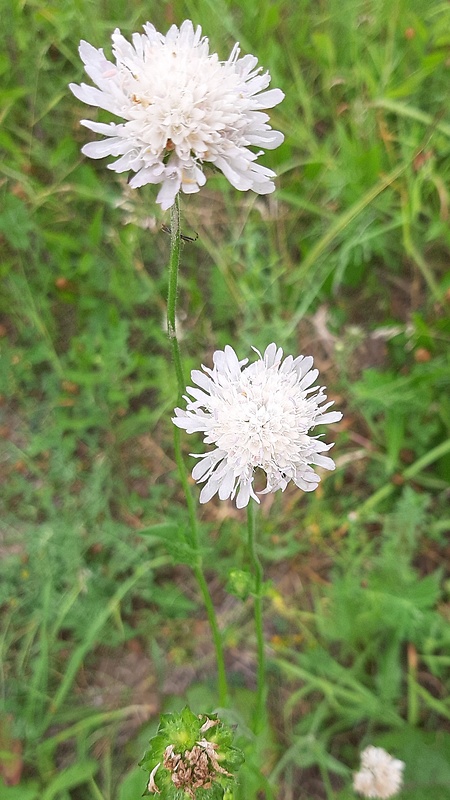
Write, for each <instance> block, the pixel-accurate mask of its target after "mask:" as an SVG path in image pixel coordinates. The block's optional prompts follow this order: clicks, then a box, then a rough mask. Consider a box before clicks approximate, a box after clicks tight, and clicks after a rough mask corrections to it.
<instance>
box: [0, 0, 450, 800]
mask: <svg viewBox="0 0 450 800" xmlns="http://www.w3.org/2000/svg"><path fill="white" fill-rule="evenodd" d="M152 6H153V7H152ZM0 12H1V18H2V20H3V29H4V31H5V36H4V38H3V48H2V51H1V52H0V73H1V88H0V148H1V150H2V156H3V157H2V159H1V163H0V198H1V199H0V246H1V249H2V257H1V263H0V274H1V278H2V287H3V288H2V296H1V299H0V313H1V326H0V334H1V338H0V345H1V351H2V369H1V373H0V396H1V403H0V416H1V423H0V424H1V426H2V434H3V437H4V448H3V454H2V458H1V463H0V479H1V482H2V504H3V508H2V520H3V525H2V529H3V532H2V534H1V540H0V548H1V565H0V605H1V608H2V627H1V632H0V654H1V658H0V661H1V664H2V668H1V674H0V681H1V687H2V698H3V705H4V711H3V712H1V715H0V751H1V753H0V786H1V780H2V778H3V781H4V782H5V783H6V784H10V785H9V786H8V788H3V787H2V788H1V791H0V794H1V795H2V798H3V797H5V800H14V798H18V797H20V798H21V800H34V798H44V800H52V799H53V798H54V799H55V800H79V798H86V800H91V798H92V800H134V798H137V797H140V795H141V794H142V790H143V788H144V784H145V775H144V774H143V773H142V775H141V774H140V773H139V772H138V771H136V769H135V768H134V765H135V764H136V763H137V761H138V760H139V759H140V757H141V755H142V752H143V750H144V748H145V744H146V740H147V738H148V735H149V733H151V732H152V731H153V730H154V729H155V727H156V724H157V719H156V709H157V708H158V707H164V708H165V709H167V710H170V709H172V708H175V707H179V706H180V705H181V706H182V705H183V704H184V702H185V697H186V696H187V697H188V699H190V702H191V705H193V706H195V707H196V708H197V707H198V710H199V711H204V712H208V711H209V710H210V709H212V708H214V706H215V703H216V702H217V701H216V697H215V692H214V665H213V660H212V652H211V648H210V644H209V634H208V631H207V627H206V625H205V620H204V613H203V611H202V610H201V608H200V605H199V598H198V595H197V592H196V589H195V587H194V584H193V582H192V580H191V578H190V573H189V570H188V568H187V567H188V566H189V564H190V563H191V562H192V558H193V556H192V553H190V552H189V550H188V549H187V548H184V549H183V545H182V536H181V533H182V530H183V526H184V524H185V511H184V504H183V500H182V497H181V493H180V491H179V489H178V486H177V480H176V475H175V464H174V461H173V452H172V441H171V437H172V432H171V423H170V415H171V411H172V409H173V405H174V398H175V397H176V391H177V390H176V381H175V376H174V375H173V372H172V370H171V363H170V348H169V344H168V342H167V337H166V333H165V329H164V312H165V303H166V292H167V261H168V256H169V246H170V240H169V237H168V236H167V235H166V234H165V233H163V232H162V231H161V225H162V224H163V223H165V224H167V222H168V218H167V214H166V215H165V214H163V213H162V212H161V211H160V210H159V207H157V206H155V203H154V199H155V193H154V191H153V189H152V188H151V187H145V188H144V189H142V190H136V191H134V192H133V191H130V190H127V188H126V183H125V180H122V179H120V178H118V177H117V176H115V175H114V174H113V173H111V172H110V171H109V170H107V169H106V168H105V164H104V163H102V162H93V161H89V160H88V159H85V158H84V157H83V156H81V154H80V147H81V146H82V144H83V143H84V142H86V141H87V139H88V138H89V136H90V134H89V132H88V131H86V129H84V128H82V127H81V126H80V124H79V120H80V118H82V117H83V116H84V115H85V113H86V110H85V108H83V107H82V105H81V104H80V103H79V102H78V101H77V100H76V99H75V98H74V97H73V96H72V95H71V93H70V92H69V90H68V88H67V85H68V83H69V82H72V81H73V82H79V81H80V80H81V79H82V65H81V62H80V60H79V57H78V53H77V47H78V43H79V40H80V39H81V38H85V39H87V40H88V41H89V42H91V43H92V44H94V45H95V46H96V47H104V49H105V52H106V53H107V54H108V48H109V41H110V34H111V32H112V31H113V29H114V28H115V27H116V26H119V27H120V28H121V30H122V32H123V33H124V34H126V35H129V34H130V33H131V32H133V31H135V30H138V29H139V27H140V26H141V24H143V23H144V22H145V21H147V19H149V20H151V21H152V22H153V23H154V24H155V26H156V27H157V28H158V29H160V30H162V31H164V32H165V31H166V30H167V28H168V26H169V24H171V23H172V22H177V23H180V22H181V21H182V20H183V19H184V18H185V17H186V16H189V17H190V18H192V19H193V21H194V23H196V24H201V25H202V27H203V30H204V33H205V34H206V35H208V37H209V39H210V43H211V46H212V48H213V49H216V50H217V51H218V52H219V53H220V55H221V57H223V58H225V57H227V56H228V54H229V51H230V49H231V47H232V45H233V43H234V42H235V41H236V40H238V41H240V43H241V47H242V50H243V52H251V53H255V54H256V55H257V56H258V58H259V61H260V63H261V64H262V65H263V66H264V68H267V69H269V70H270V72H271V75H272V85H273V86H280V87H281V88H282V89H283V91H284V92H285V94H286V98H285V100H284V101H283V103H282V104H281V105H280V106H279V107H277V109H275V110H274V112H273V114H272V115H271V119H272V126H273V127H274V128H275V129H279V130H282V131H283V132H284V133H285V135H286V140H285V143H284V144H283V146H282V147H280V148H279V149H278V150H276V151H274V152H272V153H267V154H266V155H265V156H264V157H263V158H262V161H263V162H264V163H265V164H267V165H268V166H270V167H272V168H273V169H274V170H275V171H276V172H277V175H278V176H279V177H278V180H277V183H278V189H277V192H276V193H275V194H274V195H271V196H269V198H266V199H262V198H258V197H256V196H255V195H253V194H249V195H247V194H241V193H238V192H235V191H234V190H232V189H231V187H229V186H228V185H227V183H226V181H225V179H224V178H222V177H221V176H220V175H217V176H214V177H211V178H210V179H209V180H208V184H207V186H206V187H205V189H203V190H202V191H201V192H200V193H199V194H198V195H195V196H191V197H190V198H187V197H183V202H182V226H183V230H184V231H185V232H186V233H188V234H190V233H192V232H198V234H199V238H198V241H197V242H196V243H195V244H190V243H186V244H185V246H184V249H183V255H182V271H181V276H180V296H179V318H180V329H181V331H182V341H181V344H182V347H183V355H184V357H185V363H186V371H187V369H188V368H189V369H190V368H192V367H194V366H195V367H197V366H198V364H199V363H200V362H202V363H209V360H210V357H211V353H212V352H213V350H214V349H217V348H218V347H222V346H223V345H225V344H227V343H232V344H233V346H234V347H235V349H236V350H237V352H238V353H239V354H240V355H241V354H242V356H243V355H246V354H247V353H248V351H249V348H250V345H254V346H256V347H258V348H260V349H263V348H264V347H265V346H266V345H267V343H268V342H270V341H272V340H275V341H276V342H277V343H278V344H279V345H281V346H283V347H284V349H285V351H286V352H292V353H300V352H302V353H305V354H306V353H311V354H313V355H314V357H315V359H316V363H317V365H318V366H319V368H320V369H321V375H322V376H324V377H323V380H324V382H325V383H326V384H327V386H328V387H329V390H330V394H331V395H332V396H333V397H334V398H335V399H336V400H337V407H338V408H340V409H341V410H343V411H345V416H344V420H343V422H342V423H341V425H340V426H339V428H338V435H337V443H336V446H335V448H334V457H335V458H336V461H337V470H336V473H334V474H333V475H331V476H327V478H326V480H325V481H324V482H323V485H322V488H321V489H320V490H319V491H317V492H316V493H315V494H314V495H313V496H308V497H307V496H306V495H303V494H301V493H300V492H297V491H291V490H287V492H286V493H285V494H284V495H282V496H280V497H278V496H276V497H275V499H274V502H273V505H272V507H271V509H270V514H269V509H268V508H267V511H265V512H264V513H263V515H262V517H263V519H264V531H263V537H264V538H263V541H262V542H261V555H262V556H263V558H264V562H265V565H266V575H267V587H266V598H265V606H266V620H267V623H266V627H267V630H266V635H267V636H268V637H269V644H270V648H269V652H268V655H269V662H270V682H269V691H270V704H269V705H270V710H271V716H270V728H268V730H267V731H266V739H265V740H264V741H261V742H258V743H256V745H253V744H252V743H251V740H248V739H246V738H245V731H246V725H247V723H248V721H249V716H250V711H249V709H250V706H251V702H252V690H253V689H254V675H253V669H254V664H253V661H252V652H253V651H252V649H251V648H249V645H248V641H249V639H250V640H251V637H252V636H253V634H252V632H251V631H252V629H251V610H250V607H249V605H248V602H247V601H246V600H245V599H244V600H242V599H239V598H235V600H233V601H231V600H230V599H229V595H227V597H228V599H226V598H225V593H224V590H225V587H226V586H228V589H229V590H230V589H232V590H233V591H236V585H235V584H233V581H231V583H230V580H229V577H230V572H232V571H233V570H236V569H238V570H241V569H243V570H245V569H246V550H245V544H244V543H243V541H242V521H241V517H240V515H239V514H236V512H235V511H232V510H231V507H230V508H228V506H226V510H227V513H225V511H224V507H223V504H219V503H218V504H215V503H212V504H208V506H207V507H206V508H204V510H203V517H202V522H201V537H202V543H203V546H204V549H205V566H206V567H207V572H208V578H209V582H210V585H211V587H212V592H213V596H214V599H215V601H216V603H217V607H218V609H219V617H220V621H221V627H222V629H223V631H224V641H225V647H226V650H227V659H228V665H229V668H230V675H231V678H232V683H233V692H234V706H233V708H232V709H231V710H229V711H228V713H229V715H230V718H233V719H234V720H235V721H237V722H239V725H240V728H239V730H240V731H241V738H242V742H241V745H240V746H242V747H243V748H244V749H246V751H247V762H246V766H245V767H244V768H243V770H242V771H241V775H242V777H241V787H240V790H239V797H240V796H242V797H245V798H246V800H251V798H256V797H257V796H258V794H257V793H258V791H261V792H263V793H266V796H267V797H269V796H272V795H271V792H272V793H275V794H274V796H277V797H280V798H284V797H289V796H293V797H296V798H297V797H298V798H299V800H303V798H305V800H306V798H308V800H314V799H315V798H317V800H322V799H323V798H327V800H330V798H331V797H336V798H338V797H339V798H340V799H341V800H344V798H348V797H351V796H352V793H351V792H350V793H349V790H348V789H347V788H345V786H346V784H348V777H349V775H350V774H351V770H352V769H354V768H355V767H356V766H357V762H358V752H359V750H360V749H361V746H362V744H367V743H376V744H381V745H383V746H386V747H388V748H391V750H392V752H395V754H396V756H398V757H400V758H402V759H403V760H405V761H406V762H407V768H406V774H405V778H406V788H405V790H404V792H403V794H402V798H405V800H422V798H425V797H428V796H429V794H432V795H433V797H434V798H436V799H437V800H439V798H441V797H442V798H445V797H448V793H449V792H450V762H449V756H448V753H449V748H448V736H449V734H448V730H449V720H450V705H449V702H448V697H447V695H446V689H445V687H446V686H448V681H449V677H450V659H449V657H448V652H449V650H448V648H449V633H448V613H449V611H448V609H449V606H448V603H449V587H450V584H449V580H450V577H449V575H448V539H447V535H448V528H449V525H450V518H449V513H448V507H447V506H446V502H448V489H449V483H450V401H449V384H450V363H449V355H448V353H449V348H448V344H449V340H450V323H449V317H448V302H449V298H450V272H449V270H448V262H449V252H450V232H449V230H450V229H449V224H448V220H449V213H450V210H449V195H448V186H449V185H450V182H449V178H450V158H449V153H450V119H449V114H448V63H449V58H450V52H449V48H450V38H449V33H448V31H449V23H450V10H449V7H448V4H447V3H444V2H439V1H438V0H433V1H432V2H430V3H424V2H423V1H422V0H400V2H397V3H395V4H394V6H393V4H392V3H391V2H387V0H385V1H383V0H367V2H354V1H353V0H339V2H337V0H327V1H326V2H325V1H324V2H321V3H314V2H311V1H310V0H300V2H293V1H292V2H289V0H273V1H272V2H269V0H265V2H256V0H251V1H250V2H247V3H245V4H237V3H231V2H225V0H223V1H222V2H217V1H216V0H215V2H209V0H198V2H195V3H194V2H186V3H181V2H179V1H178V0H174V2H171V3H167V2H164V3H153V4H150V5H149V4H148V3H146V4H144V3H141V2H127V3H125V2H121V1H120V0H116V1H115V0H103V2H102V3H93V2H90V1H88V0H67V2H64V3H52V4H50V3H45V2H44V3H42V2H37V1H30V2H27V0H0ZM142 225H143V226H145V227H142ZM188 447H192V445H188V444H187V443H186V452H190V450H188ZM192 449H194V448H192ZM159 524H160V527H153V526H155V525H156V526H158V525H159ZM143 532H144V533H143ZM180 532H181V533H180ZM180 562H181V563H182V564H185V565H186V567H184V566H179V564H180ZM237 594H239V591H238V592H237ZM224 598H225V599H224ZM230 603H231V604H230ZM136 648H137V649H138V652H139V653H141V654H142V659H144V658H145V659H148V663H149V670H150V671H151V673H152V675H154V679H155V689H154V709H153V712H152V713H151V714H147V716H150V719H149V721H147V722H145V723H141V724H139V720H142V719H143V718H145V709H144V706H145V704H146V703H148V697H147V696H145V697H146V699H145V698H144V695H142V698H141V700H137V699H136V694H133V692H132V691H131V689H130V685H132V679H131V678H130V685H129V684H128V683H127V678H126V677H122V679H121V680H122V682H123V689H124V691H123V698H122V700H121V701H120V703H118V704H116V706H115V707H110V706H108V704H107V703H106V702H105V704H104V705H102V700H101V698H100V700H98V697H97V705H95V703H94V702H93V701H92V696H91V695H89V693H88V687H89V686H92V685H95V686H97V684H98V679H99V675H98V671H99V664H100V662H101V658H102V657H104V655H105V653H106V654H107V655H108V657H109V658H110V659H111V661H113V662H117V663H120V662H121V660H123V661H124V663H125V662H126V663H128V662H127V658H128V657H129V653H130V652H133V649H134V650H136ZM239 652H241V653H244V655H247V656H248V658H247V660H246V659H245V658H244V660H243V662H241V661H240V660H239V658H238V657H237V653H239ZM127 654H128V656H127ZM248 664H250V667H248ZM246 665H247V666H246ZM192 667H194V668H193V669H192ZM172 673H173V674H174V675H178V676H179V682H178V683H177V679H176V678H174V679H173V680H171V679H170V675H171V674H172ZM180 676H181V677H180ZM100 694H101V692H100V689H99V690H98V696H100ZM137 696H139V695H137ZM139 706H141V711H140V712H139V708H138V707H139ZM237 709H239V712H240V713H239V715H238V712H237ZM140 713H141V716H140V715H139V714H140ZM233 715H234V716H233ZM129 719H132V720H134V723H133V724H129V725H128V726H127V725H125V724H124V721H127V720H128V721H129ZM19 742H20V747H21V750H20V752H19V745H18V744H14V743H19ZM268 753H269V754H270V755H269V756H268V755H267V754H268ZM417 753H419V754H420V753H426V754H427V760H426V764H428V765H432V767H433V768H431V766H428V767H427V766H426V764H424V759H423V757H416V755H414V754H417ZM262 763H264V764H265V769H264V770H263V771H262V772H261V764H262ZM268 781H269V782H270V785H271V786H272V789H270V787H269V785H268ZM274 787H275V788H274ZM321 787H322V788H321ZM260 796H262V795H260Z"/></svg>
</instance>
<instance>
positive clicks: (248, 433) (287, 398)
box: [173, 344, 342, 508]
mask: <svg viewBox="0 0 450 800" xmlns="http://www.w3.org/2000/svg"><path fill="white" fill-rule="evenodd" d="M253 349H255V348H253ZM255 352H256V353H258V356H259V359H258V360H257V361H255V362H254V363H252V364H250V365H248V366H245V365H246V364H247V363H248V359H247V358H245V359H244V360H243V361H239V360H238V357H237V355H236V353H235V352H234V350H233V348H232V347H230V346H229V345H227V346H226V347H225V350H217V351H216V352H215V353H214V356H213V362H214V367H213V369H208V368H207V367H203V372H201V371H200V370H193V371H192V373H191V378H192V381H193V383H195V384H196V386H198V387H199V388H195V387H188V388H187V390H186V391H187V392H188V393H189V395H191V397H192V398H193V399H192V400H191V399H190V398H189V397H185V398H184V399H185V400H186V403H187V406H186V410H185V411H183V410H182V409H180V408H176V409H175V414H176V416H175V417H174V419H173V422H174V423H175V425H178V427H179V428H184V429H185V430H186V431H187V432H188V433H194V432H195V431H202V432H203V434H204V442H205V443H206V444H214V445H215V446H216V447H215V449H214V450H212V451H211V452H209V453H206V454H203V455H196V458H199V459H200V461H199V462H198V464H196V465H195V467H194V469H193V471H192V477H193V478H194V479H195V480H196V481H197V482H198V483H202V482H205V485H204V487H203V489H202V491H201V493H200V502H201V503H206V502H208V500H210V499H211V497H213V495H215V494H216V493H218V495H219V497H220V499H221V500H226V499H227V498H229V497H231V498H234V497H235V495H236V493H237V499H236V505H237V507H238V508H243V507H244V506H246V505H247V504H248V502H249V500H250V497H252V498H253V499H254V500H256V501H257V502H258V503H259V499H258V497H257V495H256V494H255V492H254V489H253V479H254V473H255V469H257V468H258V467H259V468H260V469H262V470H264V472H265V473H266V476H267V485H266V487H265V489H264V490H263V491H262V492H260V494H267V493H268V492H276V491H277V489H281V490H282V491H284V490H285V488H286V486H287V485H288V483H289V481H291V480H292V481H293V482H294V483H295V484H296V485H297V486H298V487H299V488H300V489H303V491H305V492H311V491H313V490H314V489H315V488H316V487H317V484H318V483H319V481H320V478H319V476H318V475H317V474H316V473H315V472H314V470H313V468H312V466H310V465H314V466H319V467H323V468H325V469H334V462H333V461H332V459H331V458H329V457H328V456H324V455H322V453H323V452H325V451H327V450H329V449H330V447H332V445H331V444H325V443H324V442H322V441H321V440H320V438H318V437H313V436H310V435H309V431H310V430H311V428H314V426H315V425H319V424H322V423H329V422H338V421H339V420H340V419H341V417H342V414H341V413H340V412H338V411H329V412H327V409H328V408H329V407H330V406H331V405H333V403H332V402H331V403H325V405H323V403H324V402H325V400H326V394H324V389H323V388H318V387H317V386H315V387H313V386H312V384H313V383H314V381H315V380H316V378H317V376H318V374H319V373H318V370H317V369H311V368H312V365H313V359H312V358H311V356H307V357H306V358H305V356H298V358H295V359H294V358H293V357H292V356H287V357H286V358H285V359H284V361H282V358H283V351H282V349H281V348H277V346H276V345H275V344H269V346H268V347H267V348H266V351H265V353H264V355H263V356H262V355H261V354H260V353H259V352H258V351H257V350H255Z"/></svg>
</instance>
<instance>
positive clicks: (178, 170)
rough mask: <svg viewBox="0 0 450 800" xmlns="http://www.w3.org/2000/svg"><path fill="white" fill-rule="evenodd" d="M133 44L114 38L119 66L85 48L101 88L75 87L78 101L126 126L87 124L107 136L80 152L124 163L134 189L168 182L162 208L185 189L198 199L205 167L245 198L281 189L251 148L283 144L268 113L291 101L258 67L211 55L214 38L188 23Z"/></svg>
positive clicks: (120, 168)
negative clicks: (248, 192)
mask: <svg viewBox="0 0 450 800" xmlns="http://www.w3.org/2000/svg"><path fill="white" fill-rule="evenodd" d="M144 31H145V33H144V34H139V33H134V34H133V36H132V44H130V43H129V42H128V41H127V40H126V39H125V38H124V37H123V36H122V35H121V33H120V31H119V29H118V28H117V29H116V30H115V31H114V33H113V35H112V41H113V47H112V50H113V54H114V57H115V62H116V63H115V64H113V63H111V62H110V61H107V59H106V58H105V56H104V53H103V50H102V49H99V50H96V49H95V47H93V46H92V45H90V44H88V42H84V41H82V42H81V44H80V48H79V51H80V56H81V59H82V61H83V63H84V65H85V69H86V72H87V74H88V75H89V77H90V78H91V79H92V81H93V82H94V83H95V84H96V85H97V86H98V89H95V88H94V87H92V86H88V85H87V84H85V83H82V84H81V85H80V86H78V85H77V84H73V83H71V84H70V88H71V90H72V92H73V93H74V95H75V96H76V97H78V99H79V100H82V101H83V102H84V103H87V104H88V105H91V106H98V107H99V108H103V109H106V110H107V111H111V112H112V113H113V114H115V115H116V116H118V117H121V118H122V119H123V120H125V122H122V123H120V124H115V123H110V124H109V125H106V124H104V123H100V122H92V121H90V120H82V124H83V125H85V126H86V127H87V128H90V129H91V130H93V131H95V132H96V133H102V134H104V135H105V136H107V137H108V138H107V139H104V140H102V141H100V142H90V143H89V144H87V145H85V146H84V147H83V149H82V152H83V153H84V154H85V155H87V156H90V157H91V158H103V156H109V155H112V156H120V157H119V158H118V159H117V161H115V162H114V163H113V164H109V165H108V166H109V167H110V169H113V170H115V171H116V172H125V171H126V170H132V171H133V172H135V173H136V175H134V177H133V178H132V179H131V181H130V185H131V186H132V187H137V186H143V185H144V184H145V183H161V184H162V186H161V189H160V191H159V194H158V198H157V202H158V203H160V204H161V206H162V207H163V208H164V209H166V208H170V206H171V205H173V202H174V200H175V196H176V194H177V193H178V192H179V191H180V189H182V191H183V192H186V193H187V194H191V193H192V192H198V190H199V188H200V186H203V185H204V183H205V182H206V178H205V175H204V173H203V168H202V165H203V163H204V162H205V161H206V162H210V163H211V164H214V166H215V167H217V168H218V169H220V170H221V171H222V172H223V173H224V175H225V176H226V177H227V178H228V180H229V181H230V183H231V184H232V185H233V186H234V187H235V188H236V189H241V190H247V189H253V191H255V192H257V193H258V194H267V193H268V192H272V191H273V190H274V188H275V185H274V183H273V182H272V180H271V178H273V177H274V173H273V172H272V171H271V170H269V169H267V168H265V167H263V166H261V165H260V164H256V163H255V161H256V159H257V157H258V155H259V154H260V152H261V151H259V152H256V153H255V152H253V151H252V150H250V149H249V147H251V146H255V147H258V148H259V147H266V148H269V149H272V148H274V147H277V146H278V145H279V144H281V142H282V141H283V138H284V137H283V134H281V133H279V131H273V130H272V129H271V128H270V126H269V125H268V124H267V121H268V119H269V117H268V115H267V114H265V113H264V112H263V111H262V110H261V109H265V108H272V107H273V106H275V105H277V104H278V103H280V102H281V100H282V99H283V97H284V94H283V92H282V91H281V90H280V89H271V90H269V91H263V90H265V89H266V88H267V86H268V85H269V83H270V75H269V73H268V72H265V73H261V68H260V67H257V63H258V61H257V59H256V58H255V57H254V56H251V55H247V56H243V57H242V58H240V57H239V53H240V50H239V47H238V45H237V44H236V45H235V46H234V47H233V49H232V51H231V54H230V56H229V58H228V60H227V61H219V58H218V56H217V54H216V53H212V54H210V53H209V45H208V39H207V38H206V37H202V35H201V34H202V31H201V28H200V26H199V27H197V28H196V29H195V30H194V26H193V24H192V22H191V21H190V20H185V21H184V22H183V24H182V25H181V27H180V29H178V28H177V27H176V25H172V27H171V28H170V29H169V31H168V32H167V35H166V36H163V35H162V34H161V33H158V32H157V31H156V29H155V28H154V26H153V25H151V24H150V23H149V22H147V23H146V25H144Z"/></svg>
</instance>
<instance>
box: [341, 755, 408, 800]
mask: <svg viewBox="0 0 450 800" xmlns="http://www.w3.org/2000/svg"><path fill="white" fill-rule="evenodd" d="M404 767H405V765H404V763H403V761H399V760H398V759H397V758H393V757H392V756H391V755H389V753H387V752H386V750H383V748H382V747H374V746H373V745H369V747H366V749H365V750H363V752H362V753H361V769H360V771H359V772H356V773H355V775H354V777H353V788H354V790H355V792H358V794H361V795H362V796H363V797H371V798H379V799H380V800H387V798H389V797H393V796H394V795H395V794H397V792H399V791H400V789H401V787H402V782H403V775H402V773H403V769H404Z"/></svg>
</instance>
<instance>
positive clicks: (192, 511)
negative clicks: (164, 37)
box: [167, 195, 228, 706]
mask: <svg viewBox="0 0 450 800" xmlns="http://www.w3.org/2000/svg"><path fill="white" fill-rule="evenodd" d="M170 242H171V246H170V261H169V291H168V298H167V330H168V333H169V339H170V344H171V347H172V358H173V362H174V365H175V374H176V376H177V385H178V404H180V403H181V402H182V396H183V392H184V390H185V387H186V382H185V380H184V375H183V365H182V360H181V353H180V346H179V343H178V339H177V333H176V309H177V288H178V269H179V265H180V253H181V235H180V203H179V197H178V195H177V197H176V199H175V203H174V205H173V206H172V209H171V228H170ZM174 451H175V461H176V464H177V467H178V473H179V476H180V481H181V485H182V487H183V492H184V496H185V498H186V506H187V511H188V519H189V534H190V545H191V547H192V549H193V550H194V551H195V554H196V555H195V562H194V565H193V571H194V575H195V577H196V580H197V583H198V586H199V589H200V592H201V595H202V598H203V603H204V605H205V608H206V613H207V616H208V621H209V625H210V628H211V633H212V637H213V641H214V648H215V652H216V663H217V676H218V689H219V704H220V705H221V706H225V705H226V703H227V698H228V684H227V676H226V671H225V658H224V652H223V646H222V637H221V635H220V630H219V626H218V623H217V616H216V612H215V609H214V604H213V601H212V598H211V594H210V591H209V588H208V584H207V581H206V578H205V573H204V570H203V561H202V555H201V552H200V545H199V533H198V521H197V514H196V504H195V501H194V498H193V496H192V492H191V487H190V484H189V478H188V472H187V469H186V465H185V463H184V459H183V454H182V450H181V435H180V429H179V428H178V427H177V426H176V425H174Z"/></svg>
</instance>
